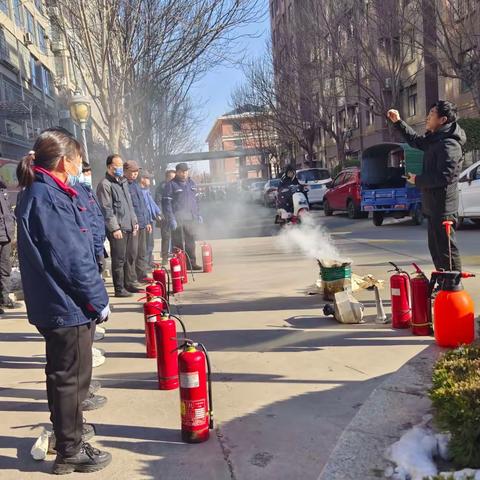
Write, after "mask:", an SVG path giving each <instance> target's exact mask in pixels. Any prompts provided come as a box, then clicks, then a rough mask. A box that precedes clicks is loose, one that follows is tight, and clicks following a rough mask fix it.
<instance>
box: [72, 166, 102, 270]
mask: <svg viewBox="0 0 480 480" xmlns="http://www.w3.org/2000/svg"><path fill="white" fill-rule="evenodd" d="M79 182H80V185H79V187H78V188H77V190H78V197H79V201H83V204H82V206H84V207H85V208H86V212H85V213H86V214H87V218H88V224H89V225H90V230H91V232H92V237H93V247H94V249H95V259H96V261H97V265H98V271H99V272H100V273H102V272H103V269H104V268H105V251H104V246H103V244H104V243H105V237H106V231H105V220H104V218H103V213H102V209H101V208H100V204H99V203H98V199H97V196H96V195H95V192H94V191H93V189H92V167H91V166H90V165H88V164H86V163H84V164H83V168H82V174H81V175H80V179H79Z"/></svg>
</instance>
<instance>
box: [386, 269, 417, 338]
mask: <svg viewBox="0 0 480 480" xmlns="http://www.w3.org/2000/svg"><path fill="white" fill-rule="evenodd" d="M389 263H390V265H393V267H394V270H390V271H391V272H395V273H394V274H393V275H392V276H391V277H390V293H391V299H392V327H393V328H398V329H400V328H409V327H410V324H411V321H412V309H411V306H410V305H411V304H410V277H409V275H408V273H407V272H405V271H403V270H400V268H398V266H397V265H395V264H394V263H393V262H389Z"/></svg>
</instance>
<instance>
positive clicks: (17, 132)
mask: <svg viewBox="0 0 480 480" xmlns="http://www.w3.org/2000/svg"><path fill="white" fill-rule="evenodd" d="M5 127H6V133H7V137H10V138H16V139H17V140H23V139H24V131H23V126H22V125H21V124H20V123H17V122H13V121H12V120H5Z"/></svg>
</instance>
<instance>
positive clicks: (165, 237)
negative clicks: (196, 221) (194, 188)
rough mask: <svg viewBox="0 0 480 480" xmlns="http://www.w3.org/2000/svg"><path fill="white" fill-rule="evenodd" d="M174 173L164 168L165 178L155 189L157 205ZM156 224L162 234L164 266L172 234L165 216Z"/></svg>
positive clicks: (166, 261)
mask: <svg viewBox="0 0 480 480" xmlns="http://www.w3.org/2000/svg"><path fill="white" fill-rule="evenodd" d="M175 174H176V172H175V170H170V169H169V170H165V180H164V181H163V182H160V185H159V186H158V187H157V190H156V191H155V203H156V204H157V205H159V206H161V205H162V202H163V192H164V191H165V187H166V186H167V184H168V182H171V181H172V180H173V179H174V178H175ZM157 226H158V227H160V231H161V235H162V265H163V266H166V265H168V256H169V255H170V253H171V249H172V245H171V243H172V235H171V232H170V226H169V225H168V220H167V219H166V218H165V216H164V217H163V220H161V221H160V222H157Z"/></svg>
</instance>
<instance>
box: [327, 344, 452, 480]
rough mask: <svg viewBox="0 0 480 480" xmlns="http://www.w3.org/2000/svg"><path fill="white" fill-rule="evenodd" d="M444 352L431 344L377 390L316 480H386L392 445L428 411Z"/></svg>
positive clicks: (339, 442) (351, 424) (346, 430)
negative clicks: (434, 372)
mask: <svg viewBox="0 0 480 480" xmlns="http://www.w3.org/2000/svg"><path fill="white" fill-rule="evenodd" d="M442 352H443V349H441V348H439V347H437V346H436V345H430V346H429V347H427V348H426V349H425V350H424V351H423V352H421V353H419V354H418V355H417V356H416V357H414V358H413V359H412V360H410V361H409V362H408V363H406V364H405V365H404V366H403V367H401V368H400V369H399V370H398V371H397V372H395V373H393V374H392V375H390V376H389V377H388V378H387V380H385V382H383V383H382V385H380V386H379V387H377V388H376V389H375V390H374V391H373V392H372V393H371V395H370V397H369V398H368V399H367V401H366V402H365V403H364V404H363V406H362V407H361V408H360V410H359V411H358V413H357V414H356V415H355V417H354V418H353V420H352V421H351V422H350V424H349V425H348V426H347V428H346V429H345V430H344V432H343V433H342V435H341V436H340V438H339V440H338V442H337V444H336V445H335V448H334V449H333V451H332V453H331V454H330V457H329V459H328V461H327V463H326V464H325V466H324V467H323V469H322V472H321V473H320V476H319V477H318V480H358V479H362V480H373V479H378V478H384V475H383V472H384V471H385V469H386V468H387V466H389V465H390V464H389V462H388V461H387V460H385V458H384V452H385V450H386V448H387V447H388V446H390V445H391V444H392V443H394V442H395V441H397V440H398V439H399V438H400V436H401V435H402V433H403V432H404V431H405V430H408V429H409V428H411V427H412V426H414V425H416V424H418V423H420V422H421V421H422V417H423V416H424V415H425V414H426V413H428V411H429V409H430V406H431V404H430V400H429V398H428V396H427V391H428V389H429V387H430V385H431V374H432V370H433V366H434V363H435V361H436V360H437V359H438V357H439V355H440V354H441V353H442Z"/></svg>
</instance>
